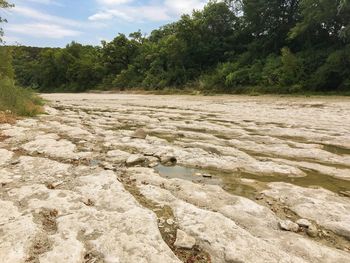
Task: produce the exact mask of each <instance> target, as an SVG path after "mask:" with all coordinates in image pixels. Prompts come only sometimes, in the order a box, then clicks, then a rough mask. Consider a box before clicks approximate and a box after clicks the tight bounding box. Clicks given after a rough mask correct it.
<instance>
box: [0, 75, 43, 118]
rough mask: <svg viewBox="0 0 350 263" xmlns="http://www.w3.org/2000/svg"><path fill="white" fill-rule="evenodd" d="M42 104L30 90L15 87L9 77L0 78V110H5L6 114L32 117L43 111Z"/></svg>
mask: <svg viewBox="0 0 350 263" xmlns="http://www.w3.org/2000/svg"><path fill="white" fill-rule="evenodd" d="M43 104H44V103H43V100H42V99H41V98H40V97H39V96H37V95H36V94H35V93H34V92H33V91H32V90H29V89H23V88H19V87H16V86H15V85H14V81H13V80H11V79H10V78H6V77H5V78H1V79H0V111H2V112H6V115H7V116H11V115H18V116H29V117H32V116H35V115H37V114H40V113H43V107H42V106H43ZM4 116H5V115H4Z"/></svg>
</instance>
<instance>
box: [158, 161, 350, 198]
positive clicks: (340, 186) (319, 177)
mask: <svg viewBox="0 0 350 263" xmlns="http://www.w3.org/2000/svg"><path fill="white" fill-rule="evenodd" d="M155 170H156V171H157V172H158V173H159V174H160V175H161V176H162V177H165V178H168V179H171V178H180V179H183V180H188V181H193V182H195V183H204V184H210V185H220V186H221V187H223V189H225V190H226V191H228V192H229V193H232V194H235V195H240V196H244V197H247V198H250V199H254V198H255V196H256V194H257V189H256V188H255V187H253V186H250V185H247V184H243V183H242V182H241V180H240V179H241V178H245V179H253V180H256V181H258V182H262V183H272V182H284V183H290V184H294V185H298V186H301V187H322V188H324V189H327V190H329V191H332V192H335V193H338V194H339V193H340V192H344V191H350V181H346V180H341V179H338V178H334V177H331V176H328V175H324V174H320V173H317V172H314V171H309V170H307V171H306V170H305V171H304V172H305V173H306V174H307V176H306V177H288V176H284V175H274V176H267V175H254V174H249V173H244V172H237V173H228V172H224V171H216V170H206V169H196V168H189V167H183V166H178V165H177V166H171V167H168V166H163V165H159V166H157V167H155ZM197 173H200V174H210V175H212V176H213V177H212V178H203V177H202V176H198V175H196V174H197Z"/></svg>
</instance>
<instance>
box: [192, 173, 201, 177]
mask: <svg viewBox="0 0 350 263" xmlns="http://www.w3.org/2000/svg"><path fill="white" fill-rule="evenodd" d="M194 176H198V177H202V176H203V174H201V173H195V174H194Z"/></svg>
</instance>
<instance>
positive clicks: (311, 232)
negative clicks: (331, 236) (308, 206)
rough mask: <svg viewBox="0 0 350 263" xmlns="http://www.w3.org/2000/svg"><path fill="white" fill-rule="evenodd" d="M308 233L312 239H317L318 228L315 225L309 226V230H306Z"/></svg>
mask: <svg viewBox="0 0 350 263" xmlns="http://www.w3.org/2000/svg"><path fill="white" fill-rule="evenodd" d="M306 233H307V234H308V235H309V236H310V237H317V234H318V230H317V227H315V226H314V225H311V226H309V228H308V229H307V230H306Z"/></svg>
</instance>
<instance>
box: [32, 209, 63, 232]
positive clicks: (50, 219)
mask: <svg viewBox="0 0 350 263" xmlns="http://www.w3.org/2000/svg"><path fill="white" fill-rule="evenodd" d="M57 217H58V211H57V210H56V209H47V208H44V209H43V210H41V211H40V212H39V213H38V214H34V218H35V219H36V220H35V221H37V222H38V223H40V224H41V226H42V228H43V230H44V231H45V232H47V233H48V234H51V235H52V234H55V233H56V232H57V222H56V219H57Z"/></svg>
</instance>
